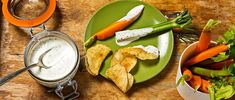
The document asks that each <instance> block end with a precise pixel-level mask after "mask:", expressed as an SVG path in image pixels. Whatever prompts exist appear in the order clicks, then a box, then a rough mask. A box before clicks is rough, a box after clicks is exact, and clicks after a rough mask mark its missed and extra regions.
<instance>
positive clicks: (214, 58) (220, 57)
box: [211, 52, 229, 62]
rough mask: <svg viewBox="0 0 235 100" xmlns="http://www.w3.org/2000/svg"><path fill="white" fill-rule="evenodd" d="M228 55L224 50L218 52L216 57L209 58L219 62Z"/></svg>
mask: <svg viewBox="0 0 235 100" xmlns="http://www.w3.org/2000/svg"><path fill="white" fill-rule="evenodd" d="M228 57H229V55H226V52H221V53H219V55H217V56H216V57H211V59H212V60H213V61H214V62H220V61H223V60H226V59H228Z"/></svg>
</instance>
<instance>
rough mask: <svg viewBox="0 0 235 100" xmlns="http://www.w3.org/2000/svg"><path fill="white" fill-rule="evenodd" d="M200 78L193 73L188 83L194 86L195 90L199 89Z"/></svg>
mask: <svg viewBox="0 0 235 100" xmlns="http://www.w3.org/2000/svg"><path fill="white" fill-rule="evenodd" d="M201 83H202V79H201V77H200V76H198V75H193V77H192V79H191V80H190V81H189V84H190V86H191V87H192V88H194V90H195V91H197V90H198V89H199V87H200V86H201Z"/></svg>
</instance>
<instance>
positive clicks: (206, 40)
mask: <svg viewBox="0 0 235 100" xmlns="http://www.w3.org/2000/svg"><path fill="white" fill-rule="evenodd" d="M218 23H220V21H216V20H213V19H210V20H209V21H208V22H207V24H206V26H205V27H204V28H203V30H202V32H201V35H200V38H199V41H198V44H197V48H196V51H195V54H198V53H201V52H202V51H204V50H206V49H208V47H209V45H210V41H211V31H210V30H211V28H213V27H214V26H215V25H217V24H218Z"/></svg>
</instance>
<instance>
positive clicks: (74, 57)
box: [24, 30, 80, 88]
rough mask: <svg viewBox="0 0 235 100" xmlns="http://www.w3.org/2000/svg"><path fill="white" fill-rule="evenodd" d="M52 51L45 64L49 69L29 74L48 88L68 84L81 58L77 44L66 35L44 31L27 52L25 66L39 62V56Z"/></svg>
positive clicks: (31, 70) (35, 38)
mask: <svg viewBox="0 0 235 100" xmlns="http://www.w3.org/2000/svg"><path fill="white" fill-rule="evenodd" d="M49 49H51V50H50V51H49V52H48V53H47V54H46V55H45V56H44V57H43V63H44V64H45V65H46V66H50V68H49V69H45V68H40V67H34V68H31V69H30V70H29V74H30V75H31V76H32V77H33V78H34V79H35V80H37V81H38V82H39V83H40V84H42V85H44V86H46V87H53V88H55V87H57V86H58V84H66V83H67V82H68V81H69V80H71V79H72V78H73V77H74V75H75V73H76V72H77V69H78V65H79V61H80V57H79V52H78V49H77V46H76V44H75V43H74V42H73V41H72V40H71V39H70V38H69V37H68V36H67V35H65V34H63V33H61V32H58V31H47V30H45V31H42V32H40V33H38V34H36V35H35V36H34V37H33V39H32V40H31V41H30V43H29V44H28V46H27V48H26V50H25V55H24V56H25V57H24V59H25V60H24V61H25V65H26V66H29V65H32V64H35V63H37V62H38V59H39V56H40V55H42V53H44V52H46V51H47V50H49Z"/></svg>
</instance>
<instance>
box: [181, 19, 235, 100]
mask: <svg viewBox="0 0 235 100" xmlns="http://www.w3.org/2000/svg"><path fill="white" fill-rule="evenodd" d="M218 23H220V21H215V20H212V19H210V20H209V21H208V23H207V24H206V26H205V27H204V29H203V30H202V32H201V35H200V38H199V42H198V44H197V47H196V50H195V52H194V53H193V57H192V58H190V59H189V60H187V61H186V62H185V63H184V64H183V65H182V68H181V71H182V73H183V75H182V77H181V78H180V79H179V80H178V82H177V86H178V85H179V84H180V83H183V82H184V81H187V82H188V84H189V85H190V86H191V87H192V88H194V89H195V91H197V90H198V89H199V90H200V91H202V92H205V93H208V92H209V93H210V98H211V100H215V99H216V100H217V99H218V98H219V99H227V98H230V97H231V96H233V95H234V94H235V84H233V83H235V81H234V82H231V80H230V81H229V77H233V76H234V75H235V73H234V72H235V71H234V70H233V69H235V66H234V62H233V59H232V57H231V55H230V54H235V46H234V39H235V27H233V28H231V29H230V30H229V31H228V32H226V33H225V34H224V37H223V38H221V39H220V42H219V43H218V44H217V45H215V46H213V47H210V44H211V29H212V28H213V27H214V26H215V25H217V24H218ZM233 49H234V50H233ZM225 66H226V67H225ZM230 67H231V68H230ZM233 67H234V68H233ZM221 79H226V80H227V81H226V82H220V80H221ZM217 84H225V85H222V86H220V85H217ZM228 85H229V86H228ZM230 85H234V89H231V88H230ZM226 86H227V87H226ZM222 87H226V89H228V90H229V91H230V92H229V93H227V94H226V96H224V95H220V92H219V91H222V90H224V91H225V89H224V88H222ZM221 89H222V90H221Z"/></svg>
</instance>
